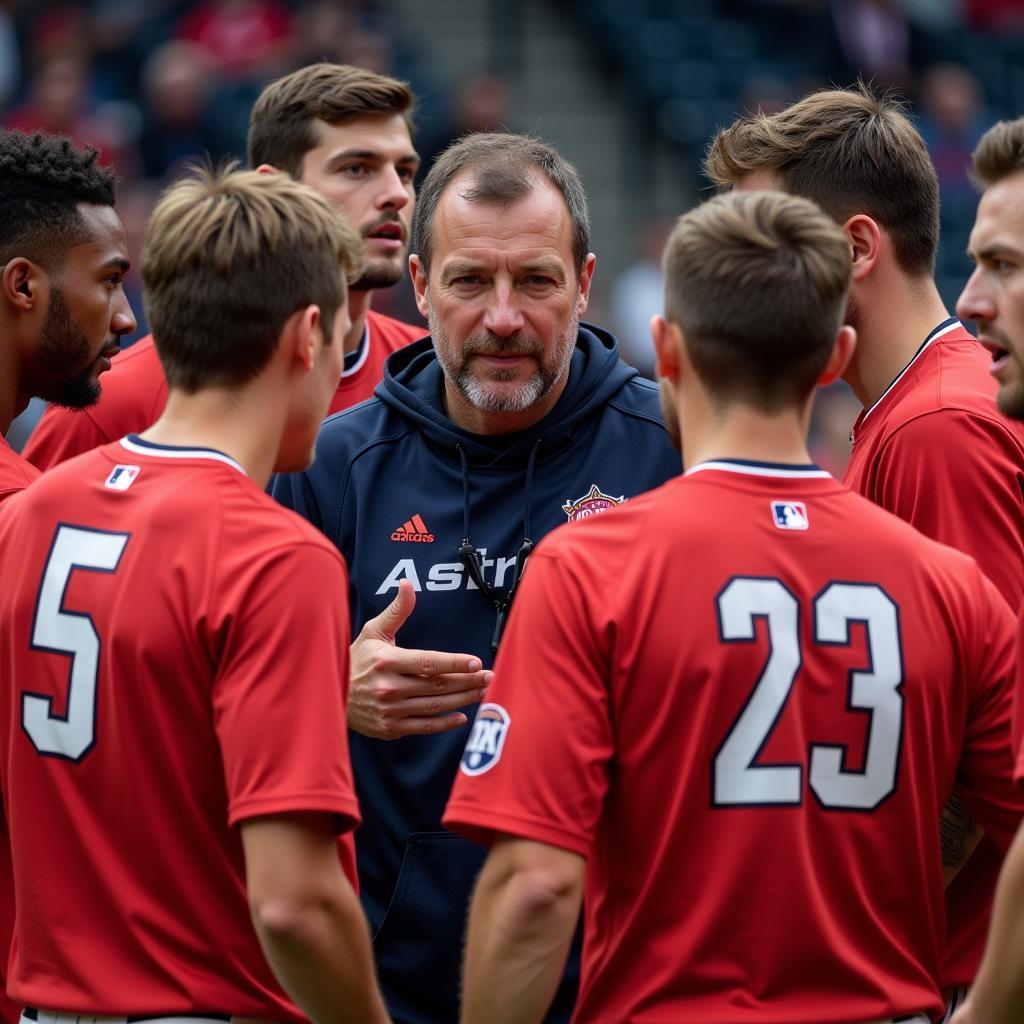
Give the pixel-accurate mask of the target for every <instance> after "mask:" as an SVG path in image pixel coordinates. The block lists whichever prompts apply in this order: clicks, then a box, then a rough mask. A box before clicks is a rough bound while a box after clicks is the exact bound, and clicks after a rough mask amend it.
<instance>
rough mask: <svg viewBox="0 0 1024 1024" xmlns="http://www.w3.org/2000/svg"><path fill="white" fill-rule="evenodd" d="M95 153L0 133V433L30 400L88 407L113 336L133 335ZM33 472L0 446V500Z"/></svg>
mask: <svg viewBox="0 0 1024 1024" xmlns="http://www.w3.org/2000/svg"><path fill="white" fill-rule="evenodd" d="M96 156H97V154H96V151H95V150H94V149H78V148H76V147H75V146H74V145H73V144H72V143H71V142H70V141H69V140H68V139H65V138H61V137H58V136H49V135H42V134H39V135H25V134H24V133H22V132H18V131H12V130H0V337H2V338H3V342H2V349H0V352H2V358H0V434H3V433H6V432H7V429H8V428H9V427H10V425H11V420H13V419H14V417H15V416H17V415H18V413H20V412H21V411H22V410H23V409H24V408H25V406H26V405H28V401H29V399H30V398H32V397H35V396H38V397H40V398H45V399H47V400H48V401H50V402H56V403H59V404H60V405H66V406H69V407H71V408H82V407H84V406H87V405H92V404H93V403H94V402H95V401H96V400H97V399H98V398H99V395H100V385H99V381H98V380H97V378H98V376H99V374H101V373H102V372H103V371H104V370H107V369H109V368H110V359H111V357H112V356H113V355H114V354H115V353H116V352H117V350H118V348H119V344H118V338H119V337H120V335H122V334H127V333H129V332H130V331H133V330H135V318H134V317H133V316H132V311H131V308H130V307H129V305H128V300H127V298H126V297H125V295H124V292H123V291H122V288H121V284H122V282H123V280H124V276H125V274H126V273H127V271H128V253H127V241H126V239H125V233H124V228H123V227H122V225H121V221H120V220H119V219H118V216H117V214H116V213H115V212H114V176H113V172H112V171H111V170H110V169H109V168H105V167H101V166H99V165H98V164H97V160H96ZM35 475H36V473H35V470H34V468H33V467H31V466H29V464H28V463H27V462H25V461H24V460H22V459H20V458H19V457H18V456H17V455H16V454H15V453H14V452H13V451H12V450H11V449H10V448H9V447H8V445H7V444H6V443H0V500H3V498H5V497H7V496H8V495H10V494H11V493H13V492H15V491H17V490H20V489H21V488H22V487H24V486H25V485H26V484H27V483H29V482H30V481H31V480H32V479H33V478H34V477H35Z"/></svg>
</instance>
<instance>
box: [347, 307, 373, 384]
mask: <svg viewBox="0 0 1024 1024" xmlns="http://www.w3.org/2000/svg"><path fill="white" fill-rule="evenodd" d="M369 357H370V321H369V320H367V321H366V323H365V324H364V326H363V336H362V338H361V339H360V341H359V347H358V348H357V349H356V350H355V351H354V352H346V353H345V367H344V369H343V370H342V371H341V379H342V380H344V379H345V378H346V377H353V376H355V374H357V373H358V372H359V371H360V370H361V369H362V368H363V367H364V366H365V365H366V360H367V359H368V358H369Z"/></svg>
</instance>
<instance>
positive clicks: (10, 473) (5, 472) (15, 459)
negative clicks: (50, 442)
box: [0, 435, 39, 502]
mask: <svg viewBox="0 0 1024 1024" xmlns="http://www.w3.org/2000/svg"><path fill="white" fill-rule="evenodd" d="M38 476H39V470H38V469H36V467H35V466H33V465H32V463H31V462H28V461H26V460H25V459H23V458H22V457H21V456H20V455H19V454H18V453H17V452H16V451H15V450H14V449H13V448H12V447H11V446H10V445H9V444H8V443H7V441H6V440H5V439H4V437H3V435H0V502H3V500H4V499H5V498H9V497H10V496H11V495H12V494H17V493H18V491H23V490H24V489H25V488H26V487H28V485H29V484H30V483H32V481H33V480H35V479H36V478H37V477H38Z"/></svg>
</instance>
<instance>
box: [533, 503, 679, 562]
mask: <svg viewBox="0 0 1024 1024" xmlns="http://www.w3.org/2000/svg"><path fill="white" fill-rule="evenodd" d="M667 486H669V485H668V484H663V485H662V486H660V487H656V488H654V489H653V490H650V491H645V492H644V493H643V494H638V495H636V496H635V497H632V498H630V499H629V500H628V501H624V502H623V503H622V504H621V505H616V506H615V507H614V508H610V509H607V510H606V511H604V512H601V513H600V514H598V515H592V516H587V517H586V518H584V519H577V520H573V521H572V522H569V523H562V525H561V526H556V527H555V529H553V530H552V531H551V532H550V533H548V534H546V535H545V536H544V538H543V539H542V540H541V541H540V542H539V544H538V545H537V549H536V552H535V554H539V555H545V556H547V557H549V558H552V559H556V560H567V561H568V562H569V563H570V564H579V565H586V564H588V563H589V564H598V561H595V560H599V562H600V564H603V565H607V564H608V562H609V561H613V562H618V561H619V560H620V559H621V558H628V557H630V556H631V552H632V550H633V545H632V542H633V540H634V538H636V537H637V535H638V534H643V533H644V529H645V527H644V524H645V522H646V520H647V518H648V517H649V516H650V515H651V514H652V513H653V512H654V510H655V509H656V508H657V507H658V505H659V503H660V500H661V494H662V492H663V490H664V489H665V487H667Z"/></svg>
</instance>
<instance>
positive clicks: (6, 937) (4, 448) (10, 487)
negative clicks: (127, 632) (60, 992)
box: [0, 436, 39, 1024]
mask: <svg viewBox="0 0 1024 1024" xmlns="http://www.w3.org/2000/svg"><path fill="white" fill-rule="evenodd" d="M38 476H39V470H38V469H36V467H35V466H33V465H32V463H30V462H26V461H25V460H24V459H23V458H22V457H21V456H20V455H19V454H18V453H17V452H16V451H15V450H14V449H13V448H12V447H11V446H10V445H9V444H8V443H7V442H6V441H5V440H4V438H3V437H2V436H0V506H2V505H3V502H4V501H5V500H6V499H7V498H10V497H11V496H12V495H15V494H17V493H18V492H19V491H23V490H24V489H25V488H26V487H28V485H29V484H30V483H32V481H33V480H35V479H36V478H37V477H38ZM13 931H14V897H13V893H12V891H11V865H10V858H9V850H8V847H7V843H6V841H5V840H2V839H0V950H3V953H2V955H0V1020H2V1021H4V1022H5V1024H14V1022H15V1021H17V1020H18V1018H19V1017H20V1016H21V1007H19V1006H16V1005H15V1004H14V1003H12V1002H11V1001H10V1000H9V999H8V998H7V997H6V996H5V995H4V994H3V989H4V988H5V987H6V985H5V978H6V975H7V950H8V949H9V948H10V942H11V935H12V933H13Z"/></svg>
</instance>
